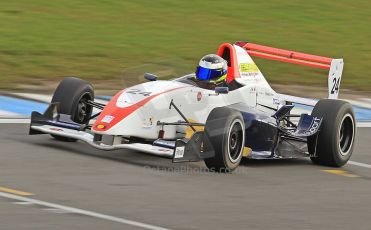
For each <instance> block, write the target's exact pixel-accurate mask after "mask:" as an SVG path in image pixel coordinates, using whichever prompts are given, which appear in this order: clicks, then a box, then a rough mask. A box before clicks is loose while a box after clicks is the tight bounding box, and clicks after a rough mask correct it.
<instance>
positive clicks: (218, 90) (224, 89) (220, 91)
mask: <svg viewBox="0 0 371 230" xmlns="http://www.w3.org/2000/svg"><path fill="white" fill-rule="evenodd" d="M215 93H216V94H228V93H229V89H228V87H215Z"/></svg>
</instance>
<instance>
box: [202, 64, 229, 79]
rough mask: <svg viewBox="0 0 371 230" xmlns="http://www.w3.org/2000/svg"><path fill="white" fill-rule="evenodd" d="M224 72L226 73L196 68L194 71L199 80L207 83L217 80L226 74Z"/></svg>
mask: <svg viewBox="0 0 371 230" xmlns="http://www.w3.org/2000/svg"><path fill="white" fill-rule="evenodd" d="M226 72H227V71H225V70H223V69H208V68H204V67H201V66H198V67H197V70H196V76H197V78H198V79H199V80H202V81H207V80H214V79H217V78H219V77H221V76H223V75H224V74H226Z"/></svg>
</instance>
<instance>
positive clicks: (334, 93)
mask: <svg viewBox="0 0 371 230" xmlns="http://www.w3.org/2000/svg"><path fill="white" fill-rule="evenodd" d="M235 44H236V45H238V46H240V47H242V48H244V49H245V50H246V52H247V53H248V54H249V55H250V56H253V57H260V58H265V59H270V60H275V61H281V62H287V63H292V64H297V65H303V66H308V67H312V68H319V69H326V70H329V74H328V98H329V99H337V98H338V95H339V90H340V81H341V75H342V73H343V67H344V61H343V59H334V58H329V57H322V56H317V55H312V54H306V53H300V52H295V51H290V50H284V49H278V48H273V47H269V46H263V45H258V44H254V43H248V42H236V43H235Z"/></svg>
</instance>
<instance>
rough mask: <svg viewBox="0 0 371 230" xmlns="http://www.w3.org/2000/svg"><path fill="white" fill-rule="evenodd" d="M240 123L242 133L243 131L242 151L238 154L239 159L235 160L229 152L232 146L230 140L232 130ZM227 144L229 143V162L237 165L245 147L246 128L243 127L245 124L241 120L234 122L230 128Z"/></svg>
mask: <svg viewBox="0 0 371 230" xmlns="http://www.w3.org/2000/svg"><path fill="white" fill-rule="evenodd" d="M236 123H238V124H239V125H240V127H241V131H242V142H241V150H240V152H239V154H238V157H235V159H234V158H233V157H232V155H231V152H230V150H229V145H230V141H231V140H230V138H231V131H232V128H233V127H234V125H235V124H236ZM227 143H228V147H227V152H228V158H229V160H230V161H231V162H232V163H236V162H238V161H239V160H240V158H241V156H242V152H243V148H244V146H245V127H244V125H243V123H242V122H241V120H234V121H233V122H232V124H231V126H230V127H229V131H228V138H227Z"/></svg>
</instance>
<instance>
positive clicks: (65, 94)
mask: <svg viewBox="0 0 371 230" xmlns="http://www.w3.org/2000/svg"><path fill="white" fill-rule="evenodd" d="M88 100H91V101H93V100H94V89H93V87H92V86H91V85H90V84H89V83H88V82H86V81H84V80H82V79H79V78H75V77H67V78H64V79H63V80H62V81H61V82H60V83H59V85H58V87H57V89H56V90H55V92H54V95H53V98H52V103H59V107H58V109H59V111H58V112H59V113H62V114H67V115H70V116H71V119H72V121H74V122H76V123H79V124H88V123H89V120H90V117H91V114H92V112H93V107H92V106H90V105H88V104H87V101H88ZM52 136H53V137H54V138H55V139H57V140H60V141H67V142H74V141H76V139H73V138H68V137H62V136H57V135H52Z"/></svg>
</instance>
